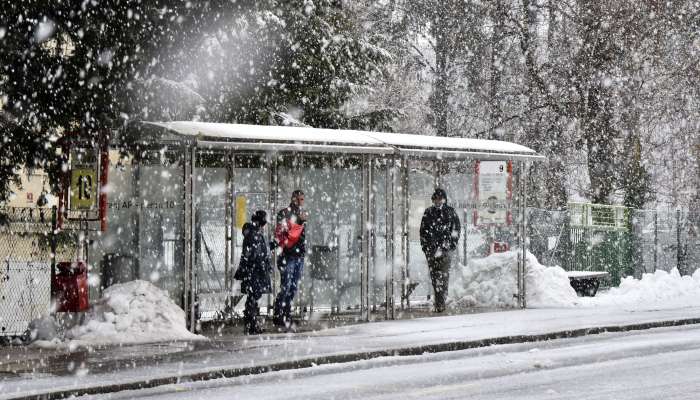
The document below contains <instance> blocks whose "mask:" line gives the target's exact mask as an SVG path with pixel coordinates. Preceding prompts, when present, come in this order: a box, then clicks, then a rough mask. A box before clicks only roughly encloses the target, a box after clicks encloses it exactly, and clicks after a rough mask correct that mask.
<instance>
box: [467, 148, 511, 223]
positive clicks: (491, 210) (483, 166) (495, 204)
mask: <svg viewBox="0 0 700 400" xmlns="http://www.w3.org/2000/svg"><path fill="white" fill-rule="evenodd" d="M475 169H476V170H475V172H476V174H475V178H474V198H475V201H474V204H475V205H476V209H475V210H474V225H510V224H511V223H512V222H513V217H512V214H511V210H510V206H511V198H512V196H513V190H512V188H513V162H512V161H477V162H476V167H475Z"/></svg>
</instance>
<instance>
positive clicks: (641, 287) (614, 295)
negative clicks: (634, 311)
mask: <svg viewBox="0 0 700 400" xmlns="http://www.w3.org/2000/svg"><path fill="white" fill-rule="evenodd" d="M584 304H585V305H591V306H602V307H607V306H620V307H625V308H629V307H633V308H641V307H650V306H653V307H664V308H668V307H673V308H676V307H687V306H700V269H699V270H697V271H695V273H694V274H693V276H681V274H680V273H679V272H678V269H677V268H674V269H673V270H671V272H666V271H661V270H659V271H656V272H655V273H653V274H644V275H642V279H634V278H633V277H627V278H624V279H623V280H622V282H621V283H620V286H619V287H614V288H611V289H610V290H609V291H607V292H604V293H600V294H598V295H597V296H596V297H593V298H586V299H585V302H584Z"/></svg>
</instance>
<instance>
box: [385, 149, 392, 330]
mask: <svg viewBox="0 0 700 400" xmlns="http://www.w3.org/2000/svg"><path fill="white" fill-rule="evenodd" d="M385 183H386V187H385V190H384V193H385V201H386V205H385V208H384V227H385V235H386V245H385V248H386V251H385V256H386V279H385V285H386V289H385V292H386V293H385V295H386V296H385V297H386V298H385V302H386V307H385V312H386V315H385V317H386V319H394V159H393V158H389V159H387V162H386V182H385Z"/></svg>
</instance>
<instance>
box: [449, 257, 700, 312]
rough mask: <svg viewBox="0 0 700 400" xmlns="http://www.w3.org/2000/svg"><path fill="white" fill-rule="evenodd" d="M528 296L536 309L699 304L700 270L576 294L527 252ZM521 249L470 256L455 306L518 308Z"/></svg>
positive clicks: (558, 271)
mask: <svg viewBox="0 0 700 400" xmlns="http://www.w3.org/2000/svg"><path fill="white" fill-rule="evenodd" d="M526 271H527V272H526V275H525V279H526V281H525V283H526V286H527V287H526V300H527V305H528V307H532V308H562V307H618V308H621V307H623V308H626V309H630V310H641V309H647V308H649V307H653V308H678V307H688V306H700V270H697V271H696V272H695V273H694V274H693V276H681V275H680V273H678V270H677V269H673V270H672V271H671V272H665V271H656V272H655V273H653V274H644V275H643V276H642V279H634V278H633V277H627V278H624V279H623V280H622V282H621V283H620V286H619V287H613V288H611V289H610V290H608V291H601V292H598V294H597V295H596V296H595V297H578V296H577V295H576V292H575V291H574V289H573V288H572V287H571V285H570V283H569V278H568V275H567V273H566V271H564V270H563V269H562V268H560V267H547V266H544V265H542V264H540V263H539V262H538V261H537V258H536V257H535V256H534V255H533V254H531V253H528V255H527V263H526ZM517 275H518V253H517V252H515V251H510V252H505V253H497V254H493V255H490V256H488V257H485V258H481V259H474V260H470V261H469V263H468V265H467V266H465V267H463V268H462V276H461V281H462V282H463V284H462V285H461V286H457V287H455V288H454V290H453V293H454V295H453V298H452V301H451V304H453V305H458V306H470V307H501V308H503V307H515V306H517V299H516V298H515V297H514V295H515V293H517V290H518V287H517Z"/></svg>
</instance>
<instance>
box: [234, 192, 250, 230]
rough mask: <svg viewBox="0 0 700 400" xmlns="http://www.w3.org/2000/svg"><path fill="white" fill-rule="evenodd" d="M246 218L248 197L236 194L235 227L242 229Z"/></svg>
mask: <svg viewBox="0 0 700 400" xmlns="http://www.w3.org/2000/svg"><path fill="white" fill-rule="evenodd" d="M247 218H248V199H247V198H246V197H245V196H240V195H239V196H236V228H238V229H242V228H243V225H244V224H245V223H246V219H247Z"/></svg>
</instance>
